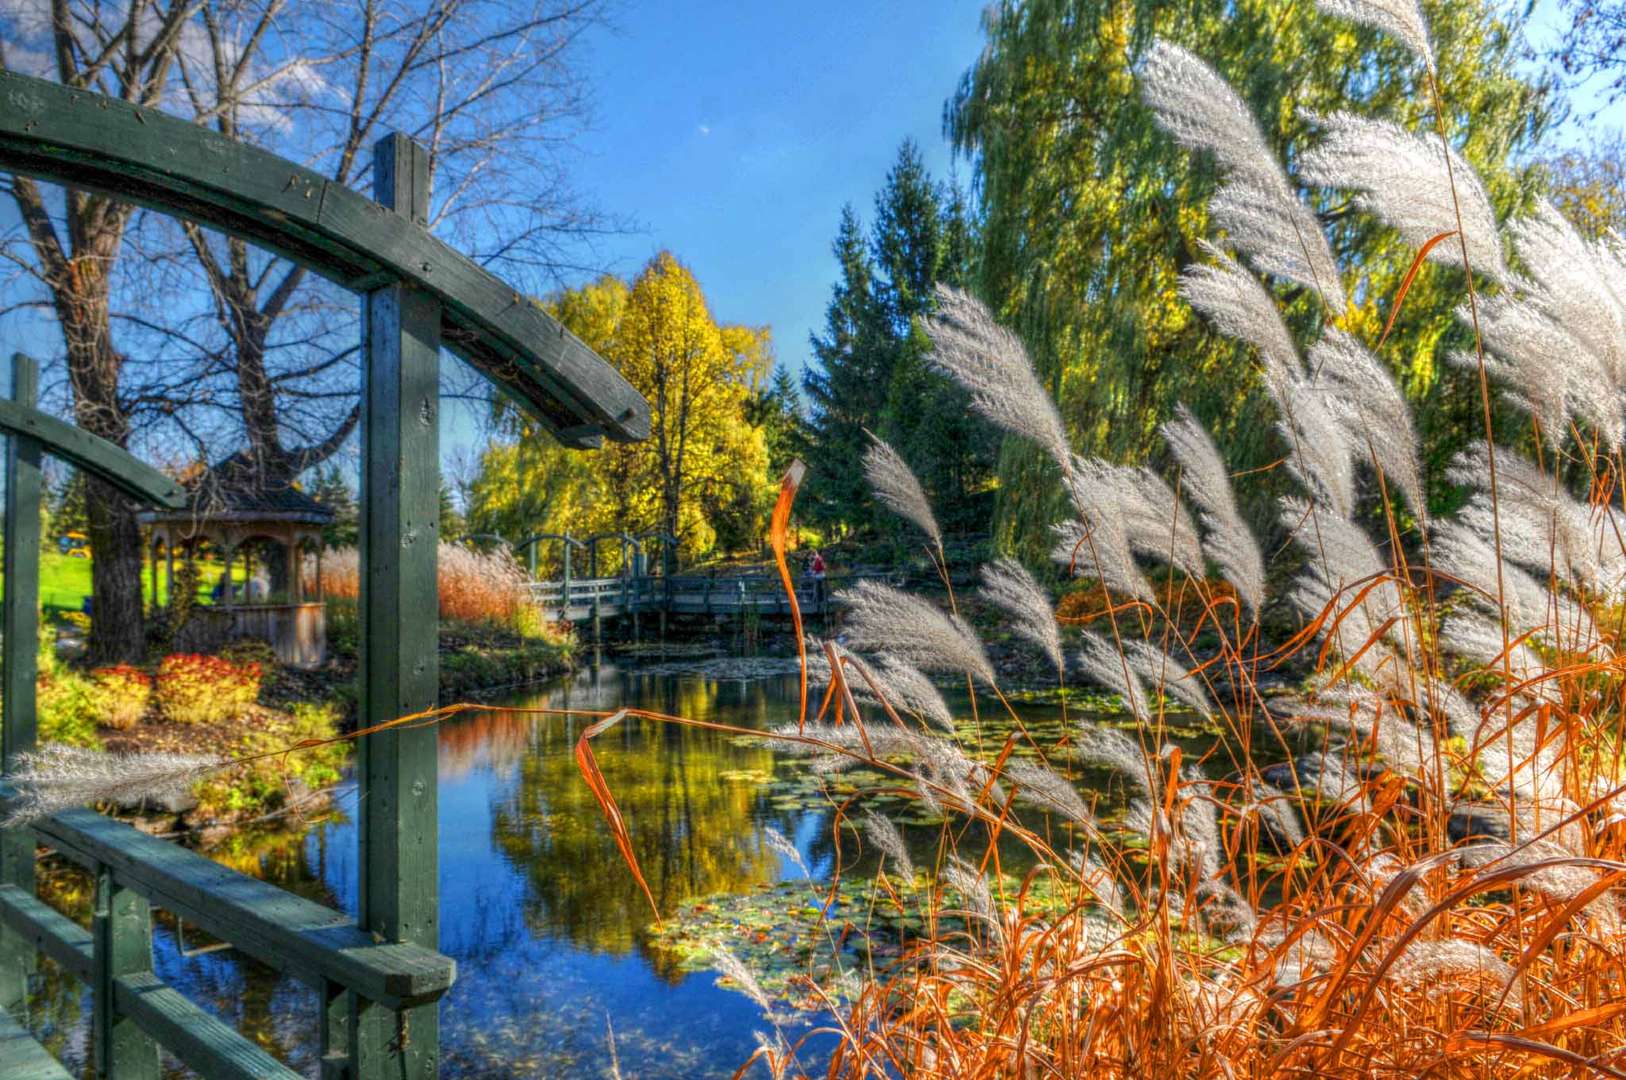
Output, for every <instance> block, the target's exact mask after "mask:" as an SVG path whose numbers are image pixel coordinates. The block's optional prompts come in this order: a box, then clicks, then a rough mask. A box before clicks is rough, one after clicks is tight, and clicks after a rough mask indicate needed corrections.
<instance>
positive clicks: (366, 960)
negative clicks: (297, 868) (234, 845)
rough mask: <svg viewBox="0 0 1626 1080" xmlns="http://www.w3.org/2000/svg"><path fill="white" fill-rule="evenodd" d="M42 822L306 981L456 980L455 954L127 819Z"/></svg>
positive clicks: (431, 987) (396, 995)
mask: <svg viewBox="0 0 1626 1080" xmlns="http://www.w3.org/2000/svg"><path fill="white" fill-rule="evenodd" d="M32 828H33V829H34V831H35V832H36V833H38V834H39V835H40V836H41V837H42V838H43V839H44V841H45V842H46V844H47V845H49V846H50V847H53V848H56V849H57V850H59V851H61V852H62V853H63V854H64V855H66V856H67V857H69V858H70V859H73V861H75V862H78V863H80V864H81V865H96V864H101V865H105V866H107V867H109V868H110V869H111V870H112V871H113V875H114V878H115V880H117V881H119V882H121V883H123V884H125V885H128V886H130V887H132V888H134V889H136V890H138V891H140V892H141V893H142V894H144V895H146V896H147V897H148V898H149V899H151V900H152V902H153V903H155V904H156V905H158V906H159V907H161V908H163V909H164V910H165V911H169V912H173V913H174V914H176V915H178V916H180V917H181V918H183V919H185V920H186V921H187V922H189V923H192V924H194V925H196V926H198V927H200V928H202V929H203V930H204V931H206V932H207V933H209V934H212V935H213V936H215V937H217V938H219V939H221V940H222V941H230V942H231V943H232V944H233V945H234V946H236V947H237V948H238V949H240V950H241V951H243V952H246V953H248V954H249V955H250V956H253V957H254V958H255V959H257V960H259V961H261V962H262V963H264V964H267V965H268V966H270V967H272V968H275V969H276V970H278V971H284V972H287V973H289V974H291V975H294V976H295V977H297V978H300V979H302V980H303V981H306V982H309V983H312V984H315V983H317V981H318V980H320V979H323V978H327V979H331V980H332V981H334V982H337V983H341V984H342V985H344V986H347V987H349V988H350V989H353V990H355V991H356V992H357V993H359V994H362V995H363V996H365V997H369V998H372V999H373V1000H376V1001H380V1002H383V1003H385V1004H386V1005H391V1006H393V1005H399V1004H416V1003H421V1002H425V1001H434V1000H435V999H436V998H438V997H440V996H441V995H442V994H444V993H445V992H446V989H447V988H448V987H450V986H451V985H452V979H453V976H454V973H455V971H456V967H455V964H454V963H453V961H452V960H451V959H449V958H447V957H444V956H441V955H440V954H438V953H436V952H434V951H432V950H430V949H426V948H423V947H421V946H418V945H408V944H391V943H379V942H376V941H375V940H374V939H373V938H372V936H371V935H369V934H366V933H364V932H363V931H362V930H360V929H359V928H357V926H356V925H355V924H354V923H353V922H351V921H350V920H349V919H347V918H346V917H345V915H344V914H343V913H342V912H338V911H334V910H333V909H331V908H326V907H323V906H322V905H321V904H317V903H314V902H312V901H310V900H306V899H304V898H303V897H299V896H295V895H294V894H292V893H289V892H286V891H284V890H282V889H279V888H277V887H276V886H275V885H270V884H267V883H266V882H263V881H258V880H256V879H254V878H251V877H248V876H247V875H245V874H240V873H238V872H237V871H235V870H233V869H231V868H229V867H225V866H221V865H220V864H219V863H216V862H213V861H212V860H210V859H208V858H206V857H204V856H202V855H199V854H198V853H197V852H195V851H188V850H187V849H185V848H182V847H179V846H177V845H175V844H171V843H167V842H165V841H163V840H158V839H155V838H153V837H151V836H147V835H145V834H144V833H141V832H139V831H137V830H136V829H133V828H131V827H130V826H128V825H125V824H123V823H122V822H117V821H112V820H110V819H108V818H105V817H102V816H101V815H100V814H96V813H93V812H92V811H89V810H68V811H64V812H62V813H60V814H57V815H55V816H54V817H51V818H47V819H45V820H44V821H41V822H37V823H36V824H35V825H33V826H32Z"/></svg>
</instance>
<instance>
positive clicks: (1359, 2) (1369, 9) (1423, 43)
mask: <svg viewBox="0 0 1626 1080" xmlns="http://www.w3.org/2000/svg"><path fill="white" fill-rule="evenodd" d="M1316 7H1318V8H1320V9H1321V10H1322V11H1324V12H1326V13H1327V14H1328V15H1332V16H1335V17H1337V18H1341V19H1348V20H1349V21H1350V22H1357V23H1361V24H1362V25H1364V26H1370V27H1372V28H1373V29H1374V30H1381V31H1382V32H1383V33H1385V34H1388V35H1389V36H1390V37H1392V38H1394V39H1395V40H1396V41H1398V42H1400V43H1401V44H1402V45H1404V46H1406V48H1408V49H1410V50H1411V51H1412V52H1413V53H1414V54H1415V55H1416V57H1417V59H1419V60H1421V61H1422V62H1423V63H1424V64H1425V65H1426V66H1427V67H1428V69H1429V71H1431V72H1432V71H1433V70H1434V46H1433V45H1432V44H1431V43H1430V42H1429V37H1428V21H1427V20H1426V19H1424V18H1423V10H1422V8H1420V7H1419V6H1418V5H1417V0H1316Z"/></svg>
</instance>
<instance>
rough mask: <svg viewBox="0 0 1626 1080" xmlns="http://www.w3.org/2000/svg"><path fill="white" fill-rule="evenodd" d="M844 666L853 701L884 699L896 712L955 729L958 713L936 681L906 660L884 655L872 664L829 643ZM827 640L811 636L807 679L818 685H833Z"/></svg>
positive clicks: (845, 649) (871, 702)
mask: <svg viewBox="0 0 1626 1080" xmlns="http://www.w3.org/2000/svg"><path fill="white" fill-rule="evenodd" d="M829 644H830V646H831V648H833V649H834V650H835V652H836V659H837V660H838V661H840V663H841V664H842V667H843V669H844V670H843V681H844V682H845V683H846V684H847V689H848V690H849V691H851V693H852V696H853V700H854V701H857V702H860V703H862V704H871V705H880V704H882V702H883V700H884V703H885V704H886V705H890V706H891V707H892V709H893V710H894V711H901V712H905V713H910V714H912V715H913V716H914V717H915V718H916V719H919V720H922V721H925V722H926V723H930V724H934V725H936V726H937V727H940V728H943V729H944V730H947V731H953V730H954V714H953V713H952V712H951V711H950V710H949V707H948V703H947V702H946V701H944V700H943V695H942V694H941V693H940V692H939V691H938V689H937V687H936V686H934V685H933V684H932V681H931V680H930V679H929V678H927V677H926V676H925V675H924V674H922V673H921V671H920V670H919V669H918V668H916V667H914V666H913V665H911V664H910V663H908V662H907V661H905V660H900V659H898V658H897V657H895V656H886V655H882V656H880V657H879V658H877V659H876V661H875V662H874V663H873V664H872V663H870V662H869V661H867V660H865V659H864V658H863V657H861V656H859V655H858V654H857V653H854V652H853V651H852V650H850V649H848V648H846V647H845V646H842V645H837V644H835V643H834V642H831V643H829ZM824 647H825V642H823V641H820V640H819V639H818V638H816V637H812V636H809V637H808V639H807V679H808V682H809V684H811V685H813V686H816V687H820V688H823V687H826V686H829V685H830V681H831V678H830V662H829V661H828V660H827V659H826V658H825V654H824Z"/></svg>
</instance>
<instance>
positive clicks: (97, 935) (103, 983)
mask: <svg viewBox="0 0 1626 1080" xmlns="http://www.w3.org/2000/svg"><path fill="white" fill-rule="evenodd" d="M91 934H92V936H93V938H94V940H95V957H96V959H95V965H96V967H95V974H96V980H95V983H94V985H93V986H92V992H91V999H92V1001H91V1008H92V1017H91V1019H92V1023H91V1031H92V1038H93V1040H94V1042H95V1051H96V1052H95V1059H96V1075H97V1076H98V1077H100V1078H101V1080H158V1075H159V1072H158V1044H157V1043H156V1042H154V1041H153V1040H152V1038H151V1037H149V1036H148V1035H147V1033H146V1032H144V1031H142V1030H141V1028H140V1026H139V1025H137V1024H136V1022H135V1021H134V1020H132V1019H130V1018H129V1017H126V1016H122V1015H120V1013H119V1011H118V1008H117V1007H116V1004H115V1002H114V999H113V981H114V979H116V978H117V977H119V976H121V975H139V974H145V973H147V972H150V971H151V970H152V907H151V905H149V904H148V903H147V901H146V899H145V898H143V897H141V896H139V895H137V894H136V893H134V892H132V891H131V890H129V889H126V888H123V887H121V886H120V885H118V884H117V883H116V882H115V881H114V880H113V872H112V871H111V870H109V869H108V868H106V867H103V868H102V869H101V870H100V871H98V872H97V874H96V906H95V908H94V910H93V912H92V915H91Z"/></svg>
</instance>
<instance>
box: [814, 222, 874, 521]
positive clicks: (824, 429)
mask: <svg viewBox="0 0 1626 1080" xmlns="http://www.w3.org/2000/svg"><path fill="white" fill-rule="evenodd" d="M832 250H833V251H834V253H835V257H836V261H837V263H839V264H840V267H841V280H840V281H838V282H837V283H836V284H835V285H834V286H833V287H832V288H831V290H830V303H829V305H828V307H826V309H825V316H824V326H825V329H824V333H823V334H822V335H819V334H815V335H813V338H812V344H813V356H814V359H815V363H814V364H812V365H809V367H808V369H807V371H806V372H805V373H804V374H803V376H802V389H803V390H804V391H805V392H806V393H807V398H808V405H809V416H808V432H809V445H808V465H809V466H810V469H811V476H810V479H809V482H808V484H807V496H810V498H808V497H804V500H803V503H802V505H803V506H804V507H805V508H807V510H808V511H809V512H810V513H811V516H812V517H813V518H814V520H816V521H819V522H820V523H822V524H825V525H837V526H839V525H842V524H849V523H852V522H854V521H856V520H860V519H861V515H862V514H863V512H864V511H863V507H865V506H866V505H867V503H868V490H867V488H866V487H865V485H864V478H863V472H862V470H861V469H860V468H859V466H858V463H859V461H861V460H862V458H863V454H864V446H865V443H866V441H867V437H866V436H865V434H864V428H865V426H866V425H869V424H874V423H876V422H877V421H878V418H879V417H880V415H881V409H882V408H883V407H884V405H885V403H886V391H887V376H888V374H889V372H888V370H887V368H886V367H885V364H886V360H887V357H886V355H885V351H886V345H887V327H886V325H885V320H884V316H883V313H882V309H881V307H880V305H879V303H878V302H877V300H876V297H875V267H874V264H873V263H872V262H871V260H870V255H869V244H868V241H867V239H866V237H865V235H864V227H863V225H862V223H861V222H860V221H859V218H858V213H857V211H855V210H854V209H853V208H852V207H851V206H846V207H843V208H842V211H841V225H840V227H839V229H838V230H837V232H836V239H835V243H834V244H833V245H832Z"/></svg>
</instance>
